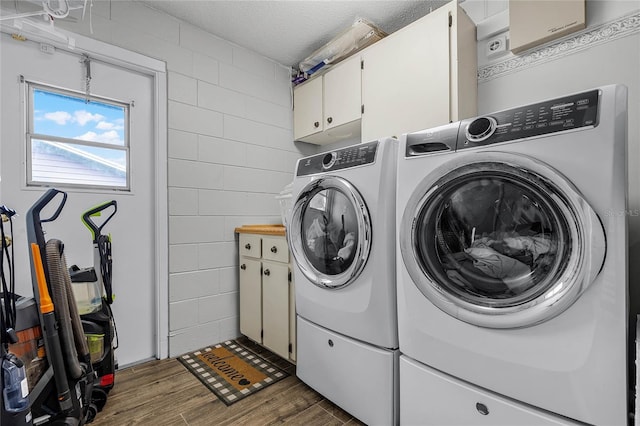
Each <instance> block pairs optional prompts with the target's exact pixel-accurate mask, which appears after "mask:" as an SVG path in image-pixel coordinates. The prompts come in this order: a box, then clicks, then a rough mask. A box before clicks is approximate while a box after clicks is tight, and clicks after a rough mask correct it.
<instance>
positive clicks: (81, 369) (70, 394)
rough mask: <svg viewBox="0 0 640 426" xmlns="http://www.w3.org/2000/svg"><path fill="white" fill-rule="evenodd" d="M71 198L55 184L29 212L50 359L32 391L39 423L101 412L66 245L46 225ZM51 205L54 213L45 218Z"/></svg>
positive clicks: (36, 289)
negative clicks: (93, 397) (46, 235)
mask: <svg viewBox="0 0 640 426" xmlns="http://www.w3.org/2000/svg"><path fill="white" fill-rule="evenodd" d="M55 199H58V200H60V201H59V204H58V205H57V207H55V208H53V207H48V206H49V205H50V204H51V203H52V202H53V201H54V200H55ZM66 199H67V194H66V193H65V192H62V191H58V190H57V189H54V188H52V189H49V190H47V191H46V192H45V193H44V195H42V196H41V197H40V198H39V199H38V200H37V201H36V202H35V204H34V205H33V206H32V207H31V208H30V209H29V211H28V212H27V220H26V222H27V240H28V243H29V247H30V259H31V281H32V286H33V294H34V299H35V305H36V307H37V310H38V317H39V323H40V327H41V329H42V341H43V343H44V345H43V346H44V347H43V349H44V350H43V355H44V356H45V358H46V362H47V368H46V370H45V371H44V373H43V374H42V376H41V377H40V378H39V379H38V381H37V383H35V384H34V386H33V388H31V389H30V393H29V403H30V409H31V418H32V420H31V421H32V423H33V424H34V425H41V424H56V425H69V426H78V425H83V424H85V423H89V422H91V421H92V420H93V419H94V417H95V415H96V413H97V407H96V406H95V404H93V403H92V401H91V395H92V390H93V386H94V380H95V378H96V374H95V372H94V371H93V367H92V364H91V358H90V353H89V348H88V345H87V340H86V338H85V335H84V331H83V329H82V324H81V321H80V315H79V314H78V309H77V305H76V301H75V297H74V295H73V290H72V288H71V279H70V276H69V272H68V268H67V266H66V259H65V256H64V244H63V243H62V241H60V240H57V239H50V240H49V241H45V238H44V230H43V228H42V225H43V224H44V223H49V222H53V221H55V220H56V219H57V218H58V216H59V215H60V213H61V211H62V209H63V207H64V204H65V202H66ZM51 205H52V206H54V205H53V204H51ZM45 208H46V209H47V210H53V211H54V212H53V214H52V215H51V216H50V217H49V218H46V219H43V218H41V212H42V211H43V210H44V209H45ZM3 424H4V422H3ZM28 424H30V423H28Z"/></svg>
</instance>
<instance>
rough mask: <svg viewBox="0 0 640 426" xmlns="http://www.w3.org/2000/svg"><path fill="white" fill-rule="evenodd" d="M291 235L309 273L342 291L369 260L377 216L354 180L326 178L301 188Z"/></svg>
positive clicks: (298, 260) (300, 262) (314, 280)
mask: <svg viewBox="0 0 640 426" xmlns="http://www.w3.org/2000/svg"><path fill="white" fill-rule="evenodd" d="M287 238H288V240H289V246H290V247H291V251H292V253H293V257H294V258H295V260H296V263H297V264H298V266H299V268H300V270H301V271H302V273H303V274H304V275H305V277H307V279H309V281H311V282H312V283H314V284H315V285H317V286H319V287H323V288H332V289H337V288H340V287H344V286H346V285H348V284H350V283H352V282H353V281H354V280H355V279H356V278H357V277H358V275H360V273H361V272H362V269H363V268H364V266H365V264H366V262H367V259H368V257H369V252H370V250H371V218H370V217H369V211H368V210H367V206H366V204H365V202H364V200H363V198H362V196H361V195H360V193H359V192H358V191H357V190H356V188H355V187H354V186H353V185H352V184H351V183H350V182H348V181H347V180H345V179H343V178H340V177H335V176H328V177H322V178H319V179H316V180H314V181H312V182H311V183H309V184H308V185H307V186H306V187H305V188H304V189H303V190H302V191H301V192H300V195H299V196H298V199H297V200H296V202H295V204H294V206H293V209H292V214H291V227H290V229H289V231H288V233H287Z"/></svg>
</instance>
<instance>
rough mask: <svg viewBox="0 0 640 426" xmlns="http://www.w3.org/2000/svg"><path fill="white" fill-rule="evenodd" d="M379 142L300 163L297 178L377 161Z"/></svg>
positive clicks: (314, 157) (336, 151) (333, 152)
mask: <svg viewBox="0 0 640 426" xmlns="http://www.w3.org/2000/svg"><path fill="white" fill-rule="evenodd" d="M377 150H378V141H373V142H367V143H363V144H359V145H353V146H350V147H347V148H342V149H338V150H335V151H331V152H326V153H322V154H318V155H314V156H311V157H306V158H303V159H301V160H300V161H298V170H296V176H306V175H313V174H316V173H323V172H329V171H335V170H342V169H348V168H350V167H356V166H363V165H365V164H371V163H374V162H375V161H376V152H377Z"/></svg>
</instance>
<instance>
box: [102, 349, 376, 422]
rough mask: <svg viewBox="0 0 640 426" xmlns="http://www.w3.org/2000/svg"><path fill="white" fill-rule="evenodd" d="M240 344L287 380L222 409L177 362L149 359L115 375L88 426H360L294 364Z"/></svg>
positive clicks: (214, 397)
mask: <svg viewBox="0 0 640 426" xmlns="http://www.w3.org/2000/svg"><path fill="white" fill-rule="evenodd" d="M239 340H241V342H242V343H243V344H244V345H245V346H247V347H249V348H250V349H252V350H253V351H254V352H257V353H259V354H260V355H261V356H263V357H264V358H266V359H268V360H270V361H272V362H273V363H274V364H276V365H277V366H278V367H280V368H282V369H283V370H285V371H287V373H289V377H287V378H285V379H282V380H280V381H279V382H277V383H274V384H273V385H271V386H268V387H267V388H265V389H263V390H261V391H260V392H258V393H256V394H254V395H251V396H249V397H247V398H245V399H243V400H241V401H238V402H236V403H235V404H233V405H230V406H226V405H225V404H224V403H223V402H222V401H220V400H218V399H217V398H216V396H215V395H214V394H213V393H211V392H210V391H209V390H208V389H207V388H206V387H205V386H204V385H203V384H202V383H200V381H198V379H196V378H195V377H194V376H193V375H192V374H191V373H189V372H188V371H187V369H186V368H185V367H184V366H183V365H182V364H180V363H179V362H178V361H177V360H176V359H175V358H169V359H165V360H160V361H150V362H147V363H144V364H140V365H136V366H134V367H130V368H126V369H123V370H119V371H117V372H116V382H115V386H114V388H113V390H112V391H111V392H110V393H109V398H108V399H107V404H106V406H105V407H104V409H103V410H102V412H100V413H98V415H97V416H96V419H95V420H94V422H93V423H92V425H96V426H104V425H109V426H111V425H190V426H197V425H252V426H253V425H272V424H280V423H285V424H290V425H305V426H307V425H309V426H315V425H318V426H319V425H323V426H324V425H336V426H337V425H349V426H352V425H363V423H361V422H360V421H358V420H357V419H355V418H353V417H352V416H351V415H350V414H348V413H347V412H345V411H343V410H342V409H340V408H339V407H337V406H336V405H334V404H333V403H331V402H330V401H328V400H326V399H325V398H324V397H323V396H322V395H320V394H318V393H317V392H316V391H314V390H313V389H311V388H310V387H309V386H307V385H306V384H304V383H303V382H301V381H300V380H299V379H298V378H297V377H296V375H295V366H294V365H292V364H290V363H289V362H287V361H286V360H284V359H282V358H280V357H278V356H277V355H274V354H272V353H271V352H269V351H268V350H266V349H264V348H263V347H261V346H259V345H257V344H255V343H253V342H251V341H249V340H248V339H246V338H244V339H239Z"/></svg>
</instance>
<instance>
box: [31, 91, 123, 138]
mask: <svg viewBox="0 0 640 426" xmlns="http://www.w3.org/2000/svg"><path fill="white" fill-rule="evenodd" d="M125 112H126V111H125V107H124V106H120V105H112V104H109V103H105V102H99V101H96V100H91V101H90V102H86V101H85V99H83V98H79V97H75V96H71V95H68V94H60V93H54V92H50V91H45V90H41V89H35V88H34V90H33V133H36V134H39V135H49V136H56V137H61V138H69V139H79V140H84V141H92V142H101V143H105V144H111V145H120V146H124V145H125V134H126V133H125V116H126V114H125Z"/></svg>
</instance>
